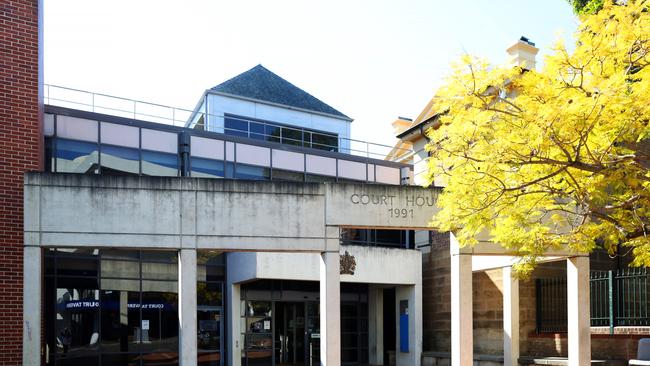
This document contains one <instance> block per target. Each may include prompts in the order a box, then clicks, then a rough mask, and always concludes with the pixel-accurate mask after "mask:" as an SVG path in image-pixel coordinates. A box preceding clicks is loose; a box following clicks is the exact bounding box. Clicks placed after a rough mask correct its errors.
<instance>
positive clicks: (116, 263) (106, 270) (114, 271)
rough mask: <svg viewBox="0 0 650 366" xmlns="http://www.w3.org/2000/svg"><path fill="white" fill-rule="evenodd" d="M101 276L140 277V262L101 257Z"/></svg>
mask: <svg viewBox="0 0 650 366" xmlns="http://www.w3.org/2000/svg"><path fill="white" fill-rule="evenodd" d="M101 269H102V271H101V272H102V277H117V278H140V263H139V262H134V261H127V260H121V261H120V260H112V259H103V258H102V265H101Z"/></svg>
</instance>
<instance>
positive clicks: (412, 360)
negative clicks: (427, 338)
mask: <svg viewBox="0 0 650 366" xmlns="http://www.w3.org/2000/svg"><path fill="white" fill-rule="evenodd" d="M420 273H421V272H420ZM402 301H408V330H409V331H408V343H409V350H408V353H405V352H401V351H400V333H401V328H400V325H401V324H400V315H401V314H400V310H401V309H400V304H401V302H402ZM395 312H396V321H397V324H396V327H395V329H396V330H397V337H395V338H396V344H395V364H396V366H420V363H421V362H422V282H421V281H419V283H418V284H416V285H411V286H397V287H396V288H395Z"/></svg>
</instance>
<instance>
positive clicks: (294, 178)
mask: <svg viewBox="0 0 650 366" xmlns="http://www.w3.org/2000/svg"><path fill="white" fill-rule="evenodd" d="M273 180H283V181H291V182H304V181H305V173H300V172H290V171H288V170H280V169H273Z"/></svg>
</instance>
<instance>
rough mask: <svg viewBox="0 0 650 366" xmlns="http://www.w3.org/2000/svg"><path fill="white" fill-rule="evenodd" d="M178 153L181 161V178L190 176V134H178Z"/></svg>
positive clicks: (184, 132)
mask: <svg viewBox="0 0 650 366" xmlns="http://www.w3.org/2000/svg"><path fill="white" fill-rule="evenodd" d="M178 151H179V152H180V160H181V176H182V177H189V176H190V134H189V133H188V132H186V131H183V132H181V133H180V134H178Z"/></svg>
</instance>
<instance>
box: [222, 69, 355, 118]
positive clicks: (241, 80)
mask: <svg viewBox="0 0 650 366" xmlns="http://www.w3.org/2000/svg"><path fill="white" fill-rule="evenodd" d="M210 90H212V91H215V92H220V93H226V94H232V95H238V96H242V97H246V98H252V99H258V100H262V101H266V102H271V103H277V104H283V105H286V106H290V107H295V108H300V109H305V110H309V111H314V112H319V113H326V114H330V115H334V116H337V117H342V118H345V119H350V117H348V116H346V115H345V114H343V113H341V112H339V111H337V110H336V109H334V108H332V107H331V106H329V105H327V104H325V103H324V102H322V101H321V100H319V99H318V98H316V97H314V96H312V95H311V94H309V93H307V92H306V91H304V90H302V89H300V88H298V87H297V86H295V85H293V84H291V83H290V82H288V81H286V80H285V79H283V78H281V77H280V76H278V75H276V74H275V73H273V72H271V71H270V70H268V69H267V68H265V67H264V66H262V65H257V66H255V67H253V68H252V69H250V70H248V71H245V72H243V73H241V74H239V75H237V76H235V77H233V78H232V79H230V80H226V81H224V82H223V83H221V84H219V85H217V86H215V87H213V88H212V89H210Z"/></svg>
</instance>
